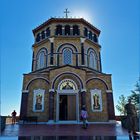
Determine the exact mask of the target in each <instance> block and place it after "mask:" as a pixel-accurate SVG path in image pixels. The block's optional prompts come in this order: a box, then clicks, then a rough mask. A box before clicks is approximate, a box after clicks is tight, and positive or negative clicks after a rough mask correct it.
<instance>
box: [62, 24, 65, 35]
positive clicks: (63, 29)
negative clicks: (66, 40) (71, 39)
mask: <svg viewBox="0 0 140 140" xmlns="http://www.w3.org/2000/svg"><path fill="white" fill-rule="evenodd" d="M62 35H65V27H64V26H63V27H62Z"/></svg>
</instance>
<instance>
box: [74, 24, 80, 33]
mask: <svg viewBox="0 0 140 140" xmlns="http://www.w3.org/2000/svg"><path fill="white" fill-rule="evenodd" d="M73 35H79V27H78V25H74V26H73Z"/></svg>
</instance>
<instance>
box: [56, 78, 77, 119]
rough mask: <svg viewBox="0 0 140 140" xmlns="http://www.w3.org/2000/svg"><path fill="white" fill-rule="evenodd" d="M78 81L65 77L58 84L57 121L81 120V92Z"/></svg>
mask: <svg viewBox="0 0 140 140" xmlns="http://www.w3.org/2000/svg"><path fill="white" fill-rule="evenodd" d="M78 92H79V91H78V88H77V85H76V83H75V82H74V81H73V80H71V79H64V80H62V81H61V82H60V83H59V85H58V90H57V96H56V98H57V100H56V121H79V94H78Z"/></svg>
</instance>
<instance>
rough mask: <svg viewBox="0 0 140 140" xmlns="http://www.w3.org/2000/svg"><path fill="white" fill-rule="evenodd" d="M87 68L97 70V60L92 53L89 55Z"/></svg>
mask: <svg viewBox="0 0 140 140" xmlns="http://www.w3.org/2000/svg"><path fill="white" fill-rule="evenodd" d="M89 67H90V68H93V69H97V60H96V56H95V53H94V52H93V51H91V52H90V54H89Z"/></svg>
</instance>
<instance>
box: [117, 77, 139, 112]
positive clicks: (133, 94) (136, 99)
mask: <svg viewBox="0 0 140 140" xmlns="http://www.w3.org/2000/svg"><path fill="white" fill-rule="evenodd" d="M127 99H131V101H132V103H133V104H134V105H135V106H136V109H137V112H138V113H140V77H139V80H138V81H137V83H136V85H135V89H134V90H131V94H130V96H128V97H125V96H124V95H121V96H120V97H119V101H118V105H116V109H117V110H118V111H119V112H120V115H126V112H125V109H124V106H125V105H126V103H127Z"/></svg>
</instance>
